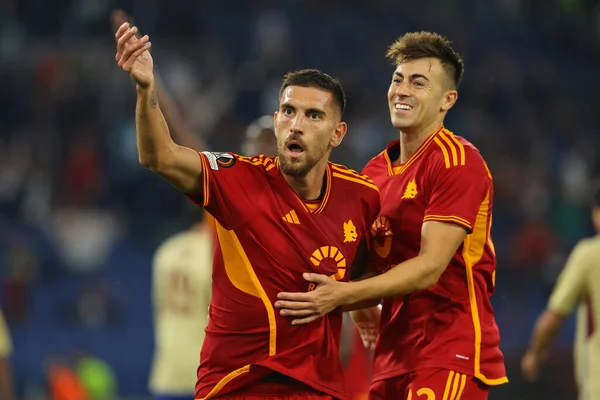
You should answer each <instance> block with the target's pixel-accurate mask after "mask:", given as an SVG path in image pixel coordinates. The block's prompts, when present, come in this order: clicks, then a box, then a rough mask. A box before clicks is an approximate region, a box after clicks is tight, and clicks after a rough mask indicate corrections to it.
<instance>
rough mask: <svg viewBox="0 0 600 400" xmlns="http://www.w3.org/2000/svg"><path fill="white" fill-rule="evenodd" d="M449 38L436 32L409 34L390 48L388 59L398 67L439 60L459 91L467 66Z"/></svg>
mask: <svg viewBox="0 0 600 400" xmlns="http://www.w3.org/2000/svg"><path fill="white" fill-rule="evenodd" d="M451 44H452V42H450V41H449V40H448V39H447V38H445V37H444V36H442V35H439V34H437V33H434V32H424V31H423V32H409V33H406V34H405V35H403V36H401V37H399V38H398V39H397V40H396V41H395V42H394V43H392V45H391V46H390V47H389V48H388V51H387V53H386V57H387V58H388V59H389V60H391V61H392V63H394V65H396V66H398V65H400V64H402V63H403V62H406V61H412V60H418V59H420V58H428V57H431V58H437V59H438V60H440V62H441V63H442V66H443V67H444V69H445V70H446V72H447V73H448V75H449V76H451V77H452V80H453V82H454V88H455V89H457V88H458V86H459V85H460V82H461V80H462V77H463V74H464V72H465V64H464V62H463V60H462V58H461V57H460V54H458V53H457V52H456V51H454V49H453V48H452V46H451Z"/></svg>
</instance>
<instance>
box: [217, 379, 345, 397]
mask: <svg viewBox="0 0 600 400" xmlns="http://www.w3.org/2000/svg"><path fill="white" fill-rule="evenodd" d="M298 386H300V385H294V384H289V383H277V382H256V383H253V384H250V385H248V386H245V387H243V388H241V389H239V390H235V391H233V392H231V393H227V394H225V395H223V396H216V397H214V398H215V399H226V400H262V399H271V400H275V399H277V400H335V399H334V398H333V397H331V396H330V395H328V394H324V393H321V392H318V391H316V390H313V389H311V388H309V387H306V386H304V385H302V386H303V387H301V388H299V387H298Z"/></svg>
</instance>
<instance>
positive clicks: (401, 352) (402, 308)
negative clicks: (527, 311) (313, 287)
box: [363, 128, 508, 385]
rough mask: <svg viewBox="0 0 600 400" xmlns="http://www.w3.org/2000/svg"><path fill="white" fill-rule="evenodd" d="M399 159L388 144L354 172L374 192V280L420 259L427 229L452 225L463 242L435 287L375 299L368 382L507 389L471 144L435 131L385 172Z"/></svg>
mask: <svg viewBox="0 0 600 400" xmlns="http://www.w3.org/2000/svg"><path fill="white" fill-rule="evenodd" d="M399 154H400V144H399V142H398V141H394V142H392V143H390V145H388V147H387V148H386V150H384V151H383V152H382V153H380V154H379V155H378V156H376V157H375V158H373V159H372V160H371V161H370V162H369V163H368V164H367V166H366V167H365V168H364V170H363V173H364V174H366V175H368V176H370V177H371V178H372V179H373V180H374V181H375V183H376V184H377V186H378V187H379V190H380V193H381V214H380V216H379V217H378V219H377V221H376V222H375V224H373V227H372V230H371V234H372V236H373V243H372V249H373V253H374V257H373V258H374V260H375V261H374V262H375V265H376V267H377V268H378V270H379V272H385V271H387V270H389V269H390V268H392V267H394V266H395V265H397V264H399V263H401V262H403V261H406V260H408V259H411V258H413V257H416V256H417V255H418V254H419V251H420V248H421V228H422V225H423V223H424V222H426V221H441V222H448V223H454V224H458V225H461V226H463V227H465V228H466V229H467V230H468V232H469V234H468V235H467V237H466V239H465V241H464V242H463V244H462V245H461V246H460V247H459V249H458V250H457V251H456V253H455V255H454V257H453V258H452V261H451V262H450V264H449V265H448V267H447V268H446V270H445V272H444V273H443V274H442V276H441V278H440V279H439V281H438V283H437V284H436V285H435V286H434V287H432V288H431V289H428V290H422V291H418V292H414V293H411V294H408V295H406V296H403V297H398V298H394V299H388V300H384V302H383V310H382V315H381V325H380V333H379V337H378V340H377V343H376V349H375V361H374V381H377V380H381V379H386V378H390V377H394V376H398V375H402V374H405V373H409V372H412V371H416V370H419V369H423V368H431V367H433V368H446V369H452V370H454V371H458V372H461V373H464V374H469V375H471V376H475V377H476V378H478V379H480V380H481V381H483V382H484V383H486V384H489V385H496V384H501V383H504V382H507V381H508V380H507V378H506V376H505V375H506V372H505V369H504V357H503V355H502V352H501V351H500V348H499V345H500V334H499V331H498V326H497V325H496V321H495V318H494V311H493V309H492V305H491V303H490V297H491V295H492V294H493V292H494V284H495V282H494V280H495V271H496V256H495V253H494V246H493V244H492V240H491V238H490V228H491V225H492V201H493V186H492V176H491V174H490V172H489V170H488V168H487V165H486V164H485V161H484V160H483V158H482V157H481V154H480V153H479V151H478V150H477V149H476V148H475V147H474V146H473V145H472V144H471V143H469V142H468V141H467V140H465V139H463V138H461V137H459V136H454V134H452V132H450V131H448V130H446V129H444V128H441V129H440V130H438V131H437V132H436V133H435V134H433V135H431V136H430V137H429V138H428V139H427V140H426V141H425V143H423V145H422V146H421V147H420V148H419V149H418V150H417V151H416V152H415V154H414V155H413V156H412V157H411V158H410V159H409V160H408V161H407V162H406V163H405V164H402V165H398V166H394V165H393V163H392V161H391V160H396V159H397V158H398V156H399Z"/></svg>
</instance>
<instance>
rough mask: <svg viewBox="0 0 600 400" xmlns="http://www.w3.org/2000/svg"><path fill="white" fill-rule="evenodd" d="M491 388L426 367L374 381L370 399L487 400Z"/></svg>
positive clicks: (474, 380) (454, 373)
mask: <svg viewBox="0 0 600 400" xmlns="http://www.w3.org/2000/svg"><path fill="white" fill-rule="evenodd" d="M489 392H490V387H489V386H488V385H486V384H484V383H483V382H481V381H479V380H478V379H476V378H474V377H472V376H469V375H465V374H461V373H458V372H454V371H449V370H447V369H438V368H426V369H423V370H420V371H416V372H412V373H410V374H405V375H401V376H398V377H395V378H390V379H384V380H381V381H377V382H373V383H372V384H371V390H370V391H369V400H388V399H398V400H442V399H443V400H487V398H488V394H489Z"/></svg>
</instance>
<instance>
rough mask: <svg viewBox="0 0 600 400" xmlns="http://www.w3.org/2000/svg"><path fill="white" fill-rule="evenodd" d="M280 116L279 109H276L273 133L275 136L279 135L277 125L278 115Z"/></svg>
mask: <svg viewBox="0 0 600 400" xmlns="http://www.w3.org/2000/svg"><path fill="white" fill-rule="evenodd" d="M278 116H279V111H275V112H274V113H273V134H274V135H275V136H277V134H276V133H275V127H276V126H277V117H278Z"/></svg>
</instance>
